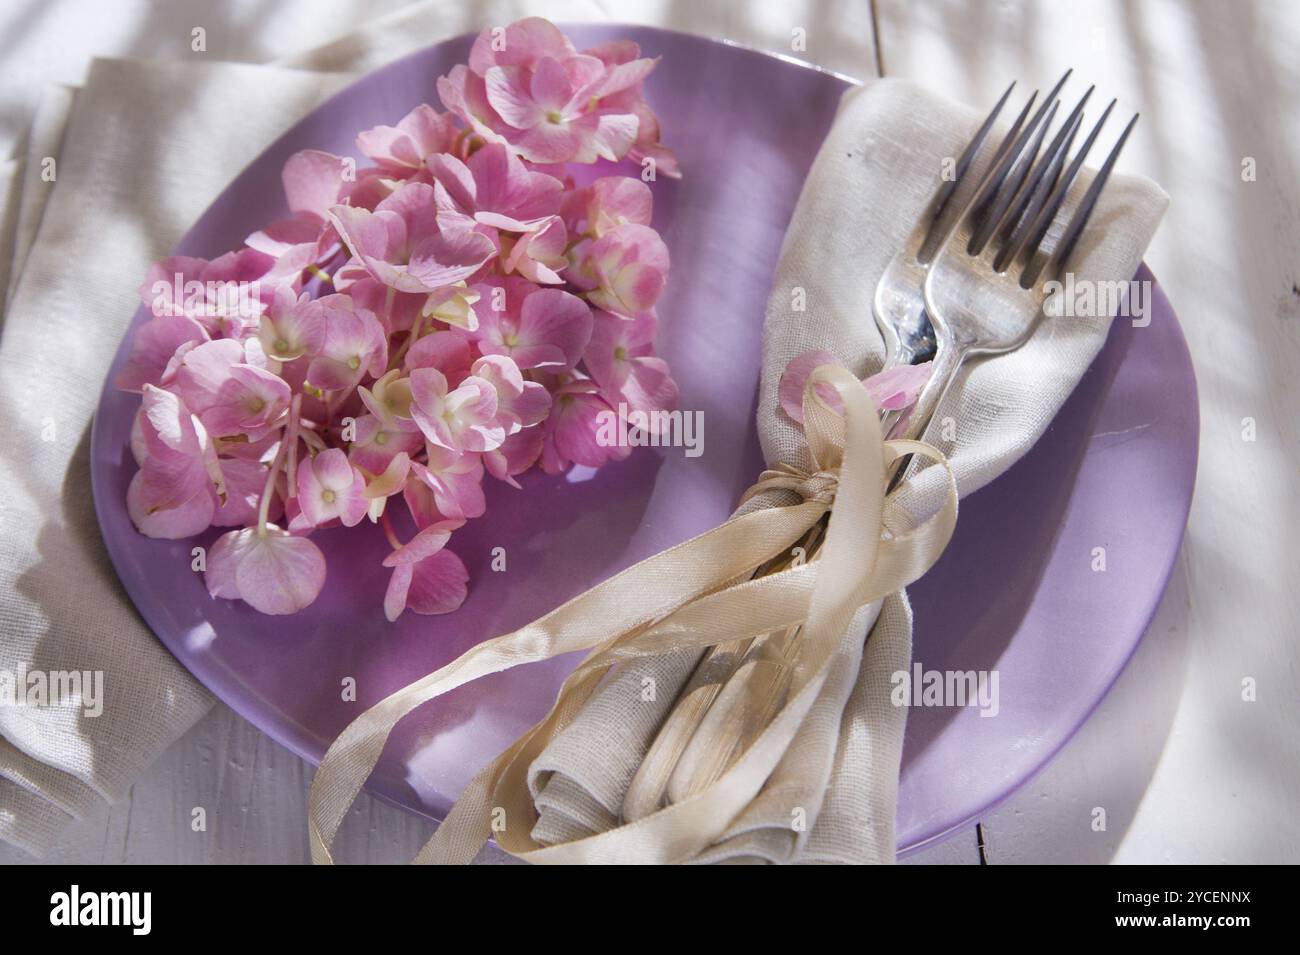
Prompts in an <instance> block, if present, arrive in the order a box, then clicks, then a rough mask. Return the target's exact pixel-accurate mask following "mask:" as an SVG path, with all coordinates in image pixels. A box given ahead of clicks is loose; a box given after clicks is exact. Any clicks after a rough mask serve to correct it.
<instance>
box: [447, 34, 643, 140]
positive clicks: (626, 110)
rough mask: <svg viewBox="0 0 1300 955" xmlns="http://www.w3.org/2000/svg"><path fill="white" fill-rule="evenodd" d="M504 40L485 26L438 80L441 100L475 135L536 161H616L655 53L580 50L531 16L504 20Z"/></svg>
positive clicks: (636, 124)
mask: <svg viewBox="0 0 1300 955" xmlns="http://www.w3.org/2000/svg"><path fill="white" fill-rule="evenodd" d="M503 40H504V43H501V44H499V46H500V48H497V47H498V44H497V43H496V42H494V38H493V36H492V33H491V31H488V30H484V31H483V33H481V34H480V35H479V37H478V39H477V40H475V42H474V47H473V49H472V50H471V51H470V58H469V65H468V67H466V66H457V67H455V68H453V69H452V71H451V72H450V73H449V74H448V75H447V76H444V77H441V78H440V79H439V80H438V95H439V96H440V97H441V98H442V101H443V104H444V105H445V106H447V108H448V109H450V110H452V111H453V112H454V113H456V114H457V115H458V116H460V118H461V119H463V120H464V121H465V122H466V123H468V124H469V125H470V127H471V128H473V129H474V131H475V132H477V133H478V134H479V135H480V136H482V137H483V138H484V139H486V140H487V141H488V142H501V143H506V144H508V145H509V146H510V148H511V149H512V150H513V151H515V152H517V153H518V154H519V155H521V156H522V157H523V158H525V159H528V160H530V161H532V162H538V163H564V162H582V163H590V162H595V161H596V160H597V159H607V160H610V161H617V160H619V159H622V158H623V157H624V156H625V155H627V153H628V151H629V150H631V149H632V148H633V146H634V145H636V143H637V140H638V133H639V131H640V119H639V118H638V115H637V104H638V103H639V102H640V84H641V82H642V81H643V80H644V79H645V77H646V76H647V75H648V74H649V73H650V71H651V70H652V69H654V66H655V62H656V61H655V60H650V59H640V58H634V59H630V60H625V61H623V62H617V63H615V62H612V61H611V62H606V61H605V60H602V59H601V58H600V57H599V56H593V55H590V54H584V53H579V52H577V50H576V49H575V48H574V46H573V44H572V43H570V42H569V40H568V39H567V38H566V37H565V36H564V35H563V34H562V33H560V31H559V30H557V29H556V28H555V27H554V26H553V25H552V24H550V23H548V22H547V21H545V20H541V19H539V18H536V17H533V18H529V19H526V20H521V21H519V22H518V23H515V24H512V25H511V26H509V27H507V28H506V30H505V35H504V37H503ZM638 52H639V51H638Z"/></svg>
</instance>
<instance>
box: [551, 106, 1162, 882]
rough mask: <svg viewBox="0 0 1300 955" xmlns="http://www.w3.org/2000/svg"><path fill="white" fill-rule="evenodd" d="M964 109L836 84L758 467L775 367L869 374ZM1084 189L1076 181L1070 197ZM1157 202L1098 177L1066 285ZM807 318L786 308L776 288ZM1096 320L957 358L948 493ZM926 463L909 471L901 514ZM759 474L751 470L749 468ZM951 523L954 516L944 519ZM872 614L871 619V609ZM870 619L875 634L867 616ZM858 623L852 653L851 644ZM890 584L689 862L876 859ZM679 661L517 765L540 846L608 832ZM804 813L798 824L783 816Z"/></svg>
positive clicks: (629, 678) (1126, 255)
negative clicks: (648, 700)
mask: <svg viewBox="0 0 1300 955" xmlns="http://www.w3.org/2000/svg"><path fill="white" fill-rule="evenodd" d="M979 118H980V116H979V114H977V113H976V112H974V111H972V110H970V109H967V108H965V107H960V106H957V105H956V104H954V103H952V102H950V101H948V100H946V99H944V98H942V97H940V96H938V95H936V94H934V93H931V92H928V91H926V90H924V89H922V88H920V87H918V86H915V85H913V84H910V83H906V82H902V81H897V80H879V81H876V82H874V83H870V84H868V85H867V86H865V87H863V88H860V89H855V90H851V91H850V92H848V93H846V94H845V97H844V100H843V102H842V103H841V106H840V111H839V114H838V116H837V118H836V121H835V124H834V126H833V128H832V130H831V132H830V135H829V136H828V138H827V140H826V142H825V143H824V144H823V145H822V148H821V150H820V152H819V153H818V156H817V159H816V161H815V162H814V165H813V168H812V170H811V172H810V174H809V177H808V179H807V181H806V183H805V184H804V188H803V192H802V194H801V196H800V200H799V204H798V206H797V207H796V209H795V213H794V217H793V219H792V221H791V223H790V228H789V231H788V232H787V234H786V239H785V243H784V246H783V249H782V254H781V259H780V262H779V265H778V268H777V274H776V278H775V282H774V285H773V289H772V294H771V297H770V299H769V303H768V310H767V319H766V323H765V326H764V355H763V375H762V382H761V390H760V397H759V406H758V407H759V410H758V430H759V436H760V439H761V441H762V445H763V449H764V453H765V456H766V458H767V460H768V462H769V463H774V462H789V463H794V464H799V465H801V466H806V465H807V457H806V456H807V449H806V445H805V443H804V439H803V435H802V432H801V431H799V430H798V429H797V428H796V426H795V425H794V424H793V422H791V421H790V420H789V419H788V418H787V417H786V416H785V415H784V413H783V412H781V411H780V410H779V407H778V402H777V385H778V382H779V380H780V376H781V372H782V371H783V369H784V368H785V366H786V363H787V362H788V361H789V360H790V359H791V358H793V357H795V356H796V355H799V354H802V353H803V352H806V351H809V350H812V349H826V350H828V351H830V352H832V353H834V354H835V355H836V356H837V357H838V358H840V359H841V360H842V361H843V362H844V364H845V365H846V366H847V367H848V368H849V369H850V370H852V371H853V372H855V373H856V374H858V375H859V376H865V375H867V374H869V373H870V372H872V371H874V370H876V369H878V368H879V367H880V364H881V361H882V358H883V346H882V343H881V339H880V336H879V334H878V332H877V331H876V328H875V324H874V322H873V321H872V319H871V315H870V308H871V302H872V300H873V297H874V291H875V285H876V282H877V280H878V279H879V277H880V275H881V274H882V273H883V271H884V268H885V265H886V263H887V262H888V261H889V259H890V257H891V256H892V255H893V254H894V252H895V251H896V250H897V249H899V248H900V247H901V246H902V243H903V241H904V239H905V238H906V236H907V234H908V232H910V230H911V228H912V225H913V223H914V222H915V221H916V218H917V216H918V215H919V214H920V212H921V210H922V209H923V208H924V206H925V204H926V203H927V202H928V200H929V198H930V196H931V194H932V192H933V190H934V186H935V182H936V181H937V177H938V175H939V171H940V169H941V168H942V166H941V162H942V160H943V159H944V158H945V157H954V156H956V155H958V153H960V151H961V149H962V147H963V145H964V143H965V142H966V140H967V139H968V138H969V136H970V134H971V133H972V132H973V130H974V128H975V126H976V125H977V123H978V122H979ZM1085 187H1086V183H1077V184H1076V188H1075V191H1074V194H1073V195H1074V199H1075V201H1077V198H1078V196H1079V195H1080V193H1081V190H1082V189H1083V188H1085ZM1166 204H1167V197H1166V196H1165V194H1164V193H1163V192H1162V191H1161V190H1160V189H1159V188H1158V187H1157V186H1155V185H1154V184H1153V183H1151V182H1149V181H1147V180H1145V179H1141V178H1134V177H1124V176H1116V177H1113V178H1112V179H1111V180H1110V182H1109V184H1108V185H1107V187H1106V189H1105V190H1104V192H1103V193H1102V197H1101V201H1100V204H1099V206H1098V208H1097V210H1096V212H1095V213H1094V217H1093V220H1092V221H1093V223H1094V225H1095V226H1101V225H1102V224H1104V226H1105V228H1104V231H1103V230H1102V229H1100V228H1093V229H1091V230H1089V232H1088V233H1087V234H1086V235H1085V236H1084V238H1083V240H1082V241H1081V242H1080V244H1079V246H1078V247H1077V250H1076V253H1075V256H1074V258H1073V260H1072V265H1073V270H1074V272H1075V276H1076V279H1078V280H1094V281H1120V280H1127V279H1129V278H1130V277H1132V275H1133V274H1134V272H1136V270H1137V267H1138V264H1139V263H1140V261H1141V258H1142V253H1143V250H1145V248H1146V246H1147V244H1148V242H1149V241H1150V239H1151V236H1152V234H1153V233H1154V231H1155V228H1156V226H1157V225H1158V223H1159V221H1160V218H1161V216H1162V214H1163V212H1164V208H1165V206H1166ZM795 287H802V288H804V289H806V290H807V312H806V313H795V312H792V311H791V301H792V296H791V292H792V289H794V288H795ZM1108 327H1109V320H1108V319H1106V318H1093V319H1086V318H1078V319H1069V320H1058V321H1053V322H1050V323H1048V324H1047V325H1045V326H1044V327H1042V328H1041V329H1040V330H1039V331H1038V332H1037V333H1036V334H1035V335H1034V337H1033V338H1032V340H1031V341H1030V342H1029V343H1028V344H1026V345H1025V346H1024V347H1023V348H1021V349H1020V350H1019V351H1018V352H1015V353H1012V354H1009V355H1005V356H1001V357H998V358H994V359H990V360H986V361H984V362H981V363H978V364H974V365H970V366H968V367H966V368H965V369H964V370H963V371H962V373H961V375H960V377H959V378H958V379H957V380H956V381H955V382H954V384H953V387H952V388H951V390H950V391H949V393H948V394H947V396H946V398H945V400H944V401H943V403H942V404H941V406H940V407H939V409H938V411H937V412H936V419H937V420H942V419H943V418H945V417H948V416H951V417H952V418H953V419H954V421H955V422H956V427H955V429H954V437H953V439H952V440H951V441H944V440H941V438H940V437H939V436H937V435H935V436H932V437H931V438H930V440H931V443H933V444H935V445H936V446H938V447H939V448H940V450H942V451H943V452H944V453H945V454H947V455H948V457H949V459H950V461H951V465H952V469H953V471H954V473H955V475H956V478H957V482H958V488H959V490H960V493H961V494H962V495H966V494H969V493H970V492H972V491H974V490H976V489H978V488H980V487H982V486H983V485H985V484H987V483H988V482H989V481H991V480H993V479H994V478H996V477H997V476H998V475H999V474H1001V473H1002V472H1003V471H1005V470H1006V469H1007V468H1008V467H1010V466H1011V465H1012V464H1013V463H1014V462H1015V461H1016V460H1017V459H1018V458H1019V457H1021V456H1022V455H1023V454H1024V453H1025V452H1026V451H1028V450H1029V448H1030V447H1031V446H1032V445H1033V444H1034V442H1035V441H1037V439H1038V437H1039V436H1040V435H1041V434H1042V433H1043V431H1044V430H1045V429H1046V427H1047V425H1048V424H1049V423H1050V422H1051V420H1052V418H1053V417H1054V416H1055V414H1056V412H1057V411H1058V410H1059V409H1060V407H1061V405H1062V404H1063V403H1064V401H1065V399H1066V398H1067V397H1068V396H1069V394H1070V392H1071V391H1072V390H1073V388H1074V386H1075V384H1076V383H1077V382H1078V380H1079V378H1080V376H1081V375H1082V374H1083V372H1084V371H1085V370H1086V369H1087V367H1088V365H1089V364H1090V363H1091V361H1092V359H1093V357H1094V356H1095V355H1096V354H1097V352H1098V350H1099V349H1100V348H1101V346H1102V344H1103V342H1104V340H1105V337H1106V331H1107V328H1108ZM940 473H941V471H940V470H939V469H934V470H933V471H927V472H923V473H922V474H921V475H918V478H917V480H916V481H915V484H916V490H915V492H914V494H913V499H914V500H915V501H916V503H915V505H914V507H915V508H916V509H918V510H919V509H922V508H923V507H924V504H923V503H921V502H923V501H924V499H925V498H926V497H927V485H928V484H929V483H930V482H931V479H932V478H936V477H938V475H939V474H940ZM756 477H757V475H756ZM959 521H960V518H959ZM877 611H878V612H879V619H878V620H877V619H876V613H877ZM873 622H874V627H873ZM869 628H870V636H869V638H868V639H867V641H866V646H865V653H864V648H863V641H862V637H863V634H865V633H866V632H867V631H868V629H869ZM911 629H912V625H911V611H910V609H909V607H908V605H907V601H906V597H905V595H904V594H901V593H900V594H896V595H894V596H891V597H890V598H888V599H886V600H885V601H884V605H883V609H882V608H878V607H875V606H873V607H868V608H864V609H863V610H862V611H860V612H859V615H858V617H857V618H856V619H855V621H854V626H853V628H851V631H850V632H849V633H847V634H846V635H845V639H844V640H843V642H842V643H841V645H840V648H839V655H838V659H837V661H836V663H835V665H834V667H833V669H832V672H831V674H830V677H829V678H828V679H827V681H826V684H825V686H824V688H823V689H822V691H821V695H820V696H819V697H818V700H817V703H816V705H815V707H814V710H813V712H812V713H811V714H810V716H809V718H808V720H807V721H806V723H805V724H804V726H803V727H802V729H801V731H800V733H799V735H798V736H797V737H796V739H795V740H794V742H792V744H791V746H790V748H789V750H788V751H787V754H786V757H785V759H784V760H783V762H782V763H781V764H780V765H778V767H777V768H776V770H775V771H774V772H773V774H772V777H771V778H770V780H769V782H768V784H767V786H766V788H765V789H764V790H763V792H761V793H760V794H759V797H758V798H757V799H756V800H755V801H754V802H753V803H752V804H751V805H750V806H749V807H748V808H747V809H746V810H745V811H744V812H743V813H742V814H741V815H740V816H739V817H738V818H736V819H735V820H733V822H732V824H731V826H730V828H729V830H728V831H727V833H726V834H725V836H724V837H723V838H722V839H721V840H720V841H719V842H718V843H717V844H716V845H715V846H714V847H713V848H712V849H711V850H710V851H708V852H706V853H704V854H703V855H702V856H701V857H700V858H699V859H698V861H701V862H846V863H868V862H888V861H892V860H893V858H894V850H895V834H894V815H895V809H896V803H897V797H898V772H899V762H900V759H901V755H902V744H903V730H904V725H905V721H906V709H905V708H899V707H895V706H893V705H891V703H890V689H891V681H890V676H891V674H893V673H894V672H895V671H898V670H906V669H907V668H908V667H909V665H910V662H911ZM689 672H690V667H689V666H687V665H685V664H684V663H683V661H682V659H681V658H680V657H679V656H674V657H673V658H671V659H652V660H648V661H638V662H637V664H636V665H635V666H629V667H628V668H627V669H626V670H625V672H621V673H616V674H615V675H614V676H613V677H612V678H611V679H610V680H609V681H608V682H607V684H606V685H605V686H604V687H603V688H602V689H601V691H600V692H599V694H598V696H597V697H596V698H595V699H594V700H593V702H592V703H591V704H589V706H588V707H587V708H586V710H585V711H584V712H583V713H581V714H580V715H579V716H578V718H577V719H576V720H575V721H574V722H573V724H571V726H570V727H569V728H568V729H567V730H566V731H565V732H564V733H563V734H562V735H561V736H560V737H558V738H557V739H556V740H555V742H554V743H553V744H552V745H551V747H550V748H549V749H548V750H547V751H546V752H544V753H543V754H542V755H541V756H540V757H539V759H538V760H537V761H536V763H535V764H534V766H533V772H532V773H531V774H530V781H531V784H532V786H533V791H534V796H535V798H536V803H537V808H538V812H539V819H538V822H537V825H536V827H535V829H534V836H535V838H537V839H538V840H539V841H543V842H554V841H556V840H558V839H561V838H574V837H575V836H581V835H588V834H591V833H594V832H599V831H603V830H604V829H607V828H608V827H609V826H610V825H612V824H613V822H614V821H615V820H616V819H617V818H618V815H619V810H620V807H621V805H622V799H623V794H624V793H625V792H626V790H627V787H628V784H629V783H630V781H631V778H632V775H633V774H634V773H635V771H636V768H637V766H638V765H639V764H640V761H641V758H642V757H643V756H644V753H645V751H646V749H647V748H648V746H649V745H650V742H651V741H652V740H653V738H654V734H655V732H656V731H657V729H658V725H659V722H661V721H662V719H663V716H664V715H665V714H666V713H667V711H668V710H669V709H670V707H671V702H669V701H667V700H668V698H671V697H672V696H673V695H674V694H675V692H676V688H678V687H680V686H681V684H682V682H683V681H684V679H685V678H686V675H688V674H689ZM646 677H650V678H652V679H654V680H655V682H656V685H657V686H658V688H659V697H658V699H659V702H657V703H656V705H655V706H654V707H653V708H649V707H643V706H637V705H630V704H629V702H628V701H632V700H638V699H639V696H638V695H637V694H638V693H639V688H640V687H641V685H642V681H643V680H644V679H645V678H646ZM802 820H806V824H803V825H799V824H798V822H799V821H802Z"/></svg>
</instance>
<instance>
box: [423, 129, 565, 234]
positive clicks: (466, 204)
mask: <svg viewBox="0 0 1300 955" xmlns="http://www.w3.org/2000/svg"><path fill="white" fill-rule="evenodd" d="M428 166H429V170H430V172H431V173H432V174H433V179H434V196H435V200H436V202H437V207H438V219H439V222H440V223H441V224H442V225H443V226H444V227H445V226H451V227H460V228H463V229H472V228H474V227H475V226H488V227H490V228H494V229H505V230H506V231H509V232H531V231H533V230H534V229H537V228H538V227H539V226H541V225H542V224H544V223H545V222H547V221H548V220H550V219H551V218H552V217H553V216H555V215H556V214H557V213H558V212H559V209H560V193H561V192H562V191H563V189H564V183H562V182H560V180H558V179H556V178H555V177H553V176H548V175H546V174H545V173H542V172H534V171H532V170H530V169H529V168H528V167H527V166H525V165H524V164H523V163H522V162H521V161H520V160H519V157H518V156H516V155H515V154H514V153H512V152H510V151H509V150H508V149H506V147H505V146H503V145H501V144H500V143H489V144H487V145H486V146H483V147H482V148H481V149H478V150H477V151H476V152H475V153H474V154H473V155H472V156H470V157H469V159H468V160H466V161H465V162H461V161H460V160H459V159H457V158H456V157H455V156H452V155H447V154H444V155H438V156H430V157H429V159H428Z"/></svg>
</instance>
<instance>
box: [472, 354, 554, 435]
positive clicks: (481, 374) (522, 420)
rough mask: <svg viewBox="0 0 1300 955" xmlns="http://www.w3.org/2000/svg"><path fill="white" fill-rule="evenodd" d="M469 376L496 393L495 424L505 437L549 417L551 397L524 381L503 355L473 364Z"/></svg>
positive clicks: (542, 387) (540, 388) (521, 374)
mask: <svg viewBox="0 0 1300 955" xmlns="http://www.w3.org/2000/svg"><path fill="white" fill-rule="evenodd" d="M470 374H471V375H472V376H473V377H475V378H479V379H482V380H483V381H486V382H487V383H488V384H490V385H491V386H492V389H493V390H494V391H495V392H496V394H497V422H498V423H499V424H500V425H501V426H502V428H504V429H505V433H506V436H507V437H509V436H510V435H512V434H516V433H518V432H519V431H522V430H523V429H524V428H531V427H532V426H533V425H535V424H540V423H541V422H542V421H544V420H546V416H547V415H548V414H549V413H550V410H551V393H550V392H549V391H547V390H546V386H545V385H542V384H540V383H539V382H536V381H528V380H526V379H525V378H524V376H523V372H521V371H520V370H519V366H518V365H516V364H515V363H514V360H513V359H512V358H509V357H508V356H506V355H484V356H483V357H482V358H480V359H479V360H478V361H476V362H474V365H473V367H472V368H471V369H470ZM485 450H495V449H493V448H488V449H485Z"/></svg>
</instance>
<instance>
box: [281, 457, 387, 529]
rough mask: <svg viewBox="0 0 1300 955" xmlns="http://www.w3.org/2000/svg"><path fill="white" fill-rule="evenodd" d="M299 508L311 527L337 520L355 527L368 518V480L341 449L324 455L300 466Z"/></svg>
mask: <svg viewBox="0 0 1300 955" xmlns="http://www.w3.org/2000/svg"><path fill="white" fill-rule="evenodd" d="M298 506H299V507H300V508H301V509H302V516H303V518H305V520H306V523H307V526H308V527H319V526H320V525H322V524H328V523H329V522H330V521H334V520H337V521H339V522H341V523H342V524H343V526H344V527H355V526H356V525H357V524H360V523H361V519H362V518H363V517H365V516H366V510H367V509H368V508H369V506H370V501H369V500H368V499H367V498H366V478H365V475H363V474H362V473H361V472H360V471H359V470H357V469H356V468H355V467H353V466H352V464H351V462H350V461H348V456H347V455H346V454H345V453H344V452H343V451H341V450H340V449H338V448H330V449H329V450H327V451H322V452H321V453H320V454H318V455H316V456H315V457H314V458H309V459H308V460H306V461H303V462H302V463H301V464H300V465H299V466H298Z"/></svg>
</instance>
